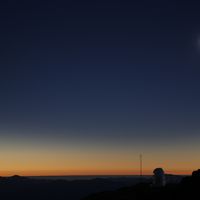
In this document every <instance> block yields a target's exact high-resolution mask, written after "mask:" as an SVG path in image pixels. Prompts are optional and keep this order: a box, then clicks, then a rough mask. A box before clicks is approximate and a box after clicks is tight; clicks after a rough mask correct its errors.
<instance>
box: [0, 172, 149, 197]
mask: <svg viewBox="0 0 200 200" xmlns="http://www.w3.org/2000/svg"><path fill="white" fill-rule="evenodd" d="M140 181H141V180H140V178H137V177H134V178H128V177H127V178H126V177H121V178H120V177H119V178H96V179H92V180H74V181H67V180H45V179H44V180H42V179H33V178H26V177H20V176H13V177H8V178H5V177H0V199H3V200H10V199H12V200H18V199H20V200H25V199H26V200H38V199H42V200H64V199H65V200H79V199H82V198H84V197H86V196H88V195H90V194H93V193H97V192H102V191H109V190H116V189H119V188H121V187H128V186H131V185H135V184H137V183H138V182H140ZM143 181H144V182H146V183H148V182H150V179H149V178H144V179H143Z"/></svg>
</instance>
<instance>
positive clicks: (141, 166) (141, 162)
mask: <svg viewBox="0 0 200 200" xmlns="http://www.w3.org/2000/svg"><path fill="white" fill-rule="evenodd" d="M139 159H140V177H142V175H143V171H142V170H143V160H142V154H140V156H139Z"/></svg>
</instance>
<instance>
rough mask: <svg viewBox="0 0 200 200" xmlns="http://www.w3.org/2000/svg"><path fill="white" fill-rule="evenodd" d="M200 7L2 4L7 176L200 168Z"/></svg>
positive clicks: (2, 140)
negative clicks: (141, 158)
mask: <svg viewBox="0 0 200 200" xmlns="http://www.w3.org/2000/svg"><path fill="white" fill-rule="evenodd" d="M199 10H200V2H198V1H196V0H187V1H186V0H182V1H179V0H162V1H161V0H151V1H149V0H135V1H127V0H123V1H122V0H121V1H120V0H115V1H111V0H105V1H104V0H100V1H99V0H90V1H83V0H71V1H70V0H69V1H66V0H65V1H64V0H57V1H55V0H54V1H53V0H48V1H41V0H40V1H37V0H35V1H31V0H29V1H20V0H10V1H5V2H1V3H0V94H1V96H0V160H1V166H0V174H2V175H8V174H14V173H19V174H22V175H24V174H25V175H49V174H54V175H55V174H56V175H57V174H136V173H138V155H139V154H140V153H142V154H143V155H144V171H145V173H151V171H152V170H153V168H155V167H159V166H161V167H163V168H165V169H166V170H167V171H168V172H172V173H189V172H190V171H191V170H193V169H195V168H198V167H199V166H200V160H199V159H198V158H199V154H200V146H199V143H200V124H199V121H200V105H199V102H200V92H199V91H200V12H199Z"/></svg>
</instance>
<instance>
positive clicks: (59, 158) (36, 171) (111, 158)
mask: <svg viewBox="0 0 200 200" xmlns="http://www.w3.org/2000/svg"><path fill="white" fill-rule="evenodd" d="M0 142H1V144H0V160H1V166H0V176H11V175H15V174H17V175H22V176H58V175H66V176H68V175H139V155H140V153H141V149H142V150H143V174H144V175H152V171H153V169H155V168H157V167H162V168H163V169H164V170H165V172H166V173H168V174H183V175H189V174H191V173H192V171H193V170H196V169H197V168H198V166H200V161H199V160H198V159H196V158H197V157H198V156H199V152H200V147H199V143H196V144H194V143H191V144H192V145H189V144H188V146H185V144H183V145H179V146H177V145H175V146H171V147H170V148H169V146H167V145H166V146H164V145H163V146H158V145H157V146H156V147H155V145H152V146H150V145H149V146H146V147H140V146H136V145H135V146H134V145H130V146H128V145H126V146H119V145H113V146H111V145H110V144H108V145H107V144H103V145H96V146H94V144H93V143H88V144H85V145H84V144H83V143H81V142H80V143H79V142H77V143H76V144H73V143H72V142H69V143H67V141H66V142H65V143H64V145H62V143H58V144H57V143H56V142H55V143H53V144H49V143H47V144H46V143H45V142H42V143H41V144H38V143H37V142H35V141H31V142H30V141H25V142H24V141H23V142H21V141H17V142H16V141H14V142H13V141H4V142H3V141H0ZM7 144H9V145H7Z"/></svg>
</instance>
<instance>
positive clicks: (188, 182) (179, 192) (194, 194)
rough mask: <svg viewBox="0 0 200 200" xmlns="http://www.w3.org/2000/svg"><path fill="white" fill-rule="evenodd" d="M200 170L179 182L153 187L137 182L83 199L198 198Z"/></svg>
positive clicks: (158, 199)
mask: <svg viewBox="0 0 200 200" xmlns="http://www.w3.org/2000/svg"><path fill="white" fill-rule="evenodd" d="M199 191H200V170H197V171H194V172H193V174H192V176H189V177H184V178H183V179H182V181H181V182H180V183H171V184H167V185H166V186H165V187H154V186H153V185H152V184H149V183H141V184H137V185H135V186H133V187H126V188H122V189H119V190H116V191H108V192H101V193H98V194H94V195H91V196H89V197H87V198H85V199H84V200H112V199H113V200H149V199H154V200H174V199H176V200H182V199H188V200H190V199H199Z"/></svg>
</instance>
